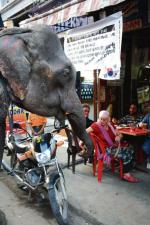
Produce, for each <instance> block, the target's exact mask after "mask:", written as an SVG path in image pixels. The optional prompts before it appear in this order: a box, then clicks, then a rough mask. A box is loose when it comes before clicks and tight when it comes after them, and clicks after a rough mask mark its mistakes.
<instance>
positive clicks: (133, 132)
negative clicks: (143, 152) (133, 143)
mask: <svg viewBox="0 0 150 225" xmlns="http://www.w3.org/2000/svg"><path fill="white" fill-rule="evenodd" d="M118 131H119V133H121V134H127V135H131V136H142V135H147V134H150V130H148V129H140V128H137V127H136V128H129V127H127V128H125V127H124V128H119V129H118Z"/></svg>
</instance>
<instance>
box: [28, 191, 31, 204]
mask: <svg viewBox="0 0 150 225" xmlns="http://www.w3.org/2000/svg"><path fill="white" fill-rule="evenodd" d="M28 201H29V202H31V201H32V191H31V190H29V194H28Z"/></svg>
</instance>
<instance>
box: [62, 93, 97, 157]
mask: <svg viewBox="0 0 150 225" xmlns="http://www.w3.org/2000/svg"><path fill="white" fill-rule="evenodd" d="M62 99H63V102H61V103H62V109H63V111H65V112H66V114H67V118H68V120H69V122H70V124H71V126H72V129H73V131H74V133H75V134H76V135H77V137H78V138H79V139H80V140H82V141H83V142H84V144H85V145H86V147H87V149H88V152H89V156H92V155H93V144H92V141H91V139H90V136H89V134H88V133H87V132H86V120H85V116H84V114H83V109H82V105H81V102H80V100H79V98H78V96H77V94H76V92H75V91H73V90H70V91H69V93H68V94H67V95H66V96H65V97H63V98H62ZM64 99H65V101H64Z"/></svg>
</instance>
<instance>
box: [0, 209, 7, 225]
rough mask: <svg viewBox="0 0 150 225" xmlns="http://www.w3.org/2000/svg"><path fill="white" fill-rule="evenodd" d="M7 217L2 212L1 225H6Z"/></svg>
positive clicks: (0, 215) (0, 213)
mask: <svg viewBox="0 0 150 225" xmlns="http://www.w3.org/2000/svg"><path fill="white" fill-rule="evenodd" d="M6 224H7V222H6V217H5V214H4V213H3V212H2V211H1V210H0V225H6Z"/></svg>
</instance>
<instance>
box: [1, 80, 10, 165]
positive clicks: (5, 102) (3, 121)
mask: <svg viewBox="0 0 150 225" xmlns="http://www.w3.org/2000/svg"><path fill="white" fill-rule="evenodd" d="M8 108H9V99H8V95H7V91H6V87H5V84H4V83H3V82H2V81H1V80H0V168H1V164H2V159H3V153H4V145H5V130H6V116H7V112H8Z"/></svg>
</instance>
